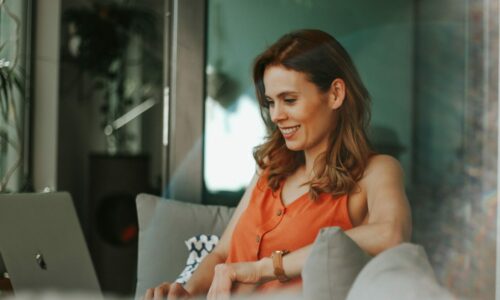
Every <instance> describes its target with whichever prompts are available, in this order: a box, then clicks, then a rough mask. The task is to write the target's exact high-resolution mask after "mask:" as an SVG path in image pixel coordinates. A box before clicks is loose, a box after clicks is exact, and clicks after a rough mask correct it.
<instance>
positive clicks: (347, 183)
mask: <svg viewBox="0 0 500 300" xmlns="http://www.w3.org/2000/svg"><path fill="white" fill-rule="evenodd" d="M269 66H284V67H285V68H287V69H291V70H295V71H298V72H302V73H304V74H305V75H306V76H307V79H308V80H309V81H310V82H312V83H314V84H315V85H316V86H317V87H318V88H319V90H320V91H321V92H323V93H326V92H328V91H329V89H330V86H331V83H332V82H333V80H335V79H337V78H340V79H342V80H343V81H344V82H345V86H346V98H345V99H344V102H343V104H342V106H341V107H340V108H339V109H338V118H336V122H337V124H335V126H334V128H335V129H334V130H333V131H332V132H331V134H330V136H329V142H328V147H327V149H326V151H325V152H324V153H322V154H321V155H320V156H319V157H318V158H316V161H315V162H314V177H313V178H312V179H311V180H310V181H309V182H307V183H306V184H309V185H310V190H309V193H310V196H311V198H312V199H317V197H318V196H319V194H321V193H329V194H332V195H333V196H338V195H343V194H346V193H350V192H351V191H352V190H353V189H354V188H355V187H356V183H357V182H358V181H359V180H360V179H361V178H362V176H363V173H364V171H365V168H366V166H367V164H368V159H369V156H370V155H371V154H373V151H372V149H371V147H370V144H369V141H368V138H367V135H366V131H367V127H368V123H369V120H370V95H369V93H368V91H367V90H366V88H365V86H364V85H363V83H362V81H361V78H360V76H359V74H358V72H357V70H356V68H355V66H354V64H353V62H352V60H351V58H350V56H349V54H348V53H347V51H346V50H345V49H344V48H343V47H342V45H340V43H339V42H338V41H337V40H335V38H333V37H332V36H331V35H329V34H328V33H325V32H323V31H320V30H313V29H306V30H299V31H294V32H291V33H288V34H286V35H284V36H283V37H281V38H280V39H279V40H278V41H277V42H275V43H274V44H273V45H271V46H270V47H269V48H268V49H267V50H265V51H264V52H263V53H262V54H260V55H259V56H257V58H256V59H255V63H254V68H253V80H254V84H255V89H256V94H257V98H258V101H259V104H260V111H261V115H262V118H263V120H264V122H265V123H266V126H267V128H268V136H267V137H266V140H265V142H264V143H263V144H262V145H260V146H257V147H256V148H255V149H254V153H253V155H254V158H255V160H256V162H257V164H258V165H259V167H260V168H261V169H263V170H266V174H267V176H268V182H269V187H270V188H271V189H272V190H273V191H276V190H277V189H278V187H279V184H280V182H281V181H282V180H283V179H285V178H286V177H288V176H290V175H291V174H293V173H294V172H295V171H296V170H297V168H299V167H300V166H301V165H303V164H304V163H305V157H304V152H303V151H292V150H289V149H288V148H287V147H286V144H285V140H284V138H283V136H282V134H281V132H280V131H279V130H277V128H276V126H275V125H274V124H273V123H272V122H271V120H270V115H269V108H268V105H267V101H266V97H265V86H264V81H263V77H264V71H265V70H266V68H267V67H269Z"/></svg>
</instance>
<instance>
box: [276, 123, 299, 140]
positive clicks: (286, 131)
mask: <svg viewBox="0 0 500 300" xmlns="http://www.w3.org/2000/svg"><path fill="white" fill-rule="evenodd" d="M299 128H300V125H297V126H292V127H280V131H281V134H283V137H284V138H285V139H290V138H291V137H292V136H293V135H294V133H295V132H297V130H299Z"/></svg>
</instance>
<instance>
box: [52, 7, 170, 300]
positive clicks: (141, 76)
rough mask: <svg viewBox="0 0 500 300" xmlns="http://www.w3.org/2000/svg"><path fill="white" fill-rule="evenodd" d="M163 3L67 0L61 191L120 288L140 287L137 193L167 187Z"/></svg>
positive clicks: (108, 282) (108, 283) (103, 272)
mask: <svg viewBox="0 0 500 300" xmlns="http://www.w3.org/2000/svg"><path fill="white" fill-rule="evenodd" d="M164 2H165V1H163V0H147V1H144V0H134V1H128V0H127V1H121V0H116V1H109V0H98V1H63V2H62V3H61V5H62V15H61V18H62V22H61V48H60V55H61V57H60V59H61V60H60V84H59V87H60V88H59V99H60V100H59V113H58V117H59V128H58V162H57V165H58V170H57V171H58V178H57V183H58V189H60V190H66V191H69V192H70V193H71V194H72V196H73V199H74V201H75V206H76V208H77V211H78V214H79V217H80V220H81V223H82V225H83V226H82V227H83V229H84V232H85V235H86V237H87V239H88V242H89V248H90V251H91V254H92V258H93V260H94V263H95V267H96V272H97V275H98V277H99V281H100V284H101V288H102V289H103V290H104V291H105V292H107V293H112V294H117V295H127V296H129V295H131V294H132V293H133V291H134V287H135V278H136V265H137V264H136V259H137V238H138V226H137V214H136V206H135V197H136V195H137V194H138V193H153V194H158V195H159V194H160V189H161V187H160V185H161V174H162V169H161V167H162V152H163V145H162V124H163V117H162V113H163V107H162V99H163V41H164V39H163V36H164V32H163V26H164V16H165V14H164V11H165V10H164ZM110 249H113V250H110Z"/></svg>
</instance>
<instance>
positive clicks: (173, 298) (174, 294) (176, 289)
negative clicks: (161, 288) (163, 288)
mask: <svg viewBox="0 0 500 300" xmlns="http://www.w3.org/2000/svg"><path fill="white" fill-rule="evenodd" d="M190 296H191V295H190V294H189V293H188V291H186V289H185V288H184V287H183V286H182V285H181V284H179V283H174V284H172V285H171V286H170V290H169V291H168V298H167V299H168V300H177V299H187V298H189V297H190Z"/></svg>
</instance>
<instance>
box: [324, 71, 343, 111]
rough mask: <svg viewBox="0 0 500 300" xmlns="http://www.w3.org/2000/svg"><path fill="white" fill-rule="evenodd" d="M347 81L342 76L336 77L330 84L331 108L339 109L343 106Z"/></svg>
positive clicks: (329, 101) (329, 97) (329, 99)
mask: <svg viewBox="0 0 500 300" xmlns="http://www.w3.org/2000/svg"><path fill="white" fill-rule="evenodd" d="M345 94H346V91H345V82H344V80H342V79H340V78H336V79H335V80H334V81H332V84H331V85H330V90H329V91H328V106H329V107H330V108H331V109H338V108H339V107H341V106H342V103H344V99H345Z"/></svg>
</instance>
